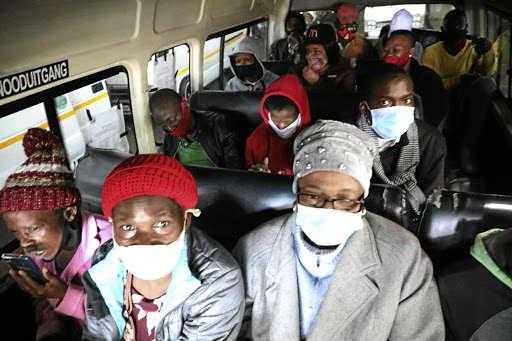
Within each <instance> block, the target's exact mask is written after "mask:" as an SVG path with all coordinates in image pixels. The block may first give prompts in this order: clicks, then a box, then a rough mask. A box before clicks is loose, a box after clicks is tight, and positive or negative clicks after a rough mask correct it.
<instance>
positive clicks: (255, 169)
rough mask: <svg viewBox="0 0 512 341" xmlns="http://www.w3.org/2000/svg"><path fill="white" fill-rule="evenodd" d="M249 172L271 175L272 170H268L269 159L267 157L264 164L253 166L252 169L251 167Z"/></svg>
mask: <svg viewBox="0 0 512 341" xmlns="http://www.w3.org/2000/svg"><path fill="white" fill-rule="evenodd" d="M249 171H251V172H262V173H270V169H268V157H265V158H264V159H263V163H259V164H255V165H251V167H249Z"/></svg>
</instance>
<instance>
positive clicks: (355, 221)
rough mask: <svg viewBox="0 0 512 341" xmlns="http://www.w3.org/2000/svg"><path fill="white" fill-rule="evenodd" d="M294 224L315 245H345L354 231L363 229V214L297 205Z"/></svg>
mask: <svg viewBox="0 0 512 341" xmlns="http://www.w3.org/2000/svg"><path fill="white" fill-rule="evenodd" d="M295 222H296V223H297V225H298V226H300V227H301V229H302V231H304V233H305V234H306V236H308V238H309V239H311V241H312V242H313V243H315V244H316V245H320V246H333V245H340V244H343V245H345V243H346V242H347V240H348V239H349V238H350V236H351V235H352V234H353V233H354V232H355V231H358V230H361V229H362V228H363V213H362V212H356V213H353V212H347V211H342V210H333V209H328V208H316V207H309V206H304V205H301V204H297V217H296V220H295Z"/></svg>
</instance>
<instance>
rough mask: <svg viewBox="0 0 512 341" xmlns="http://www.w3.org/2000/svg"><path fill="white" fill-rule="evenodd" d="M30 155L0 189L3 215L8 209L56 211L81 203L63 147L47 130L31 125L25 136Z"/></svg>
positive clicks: (25, 143)
mask: <svg viewBox="0 0 512 341" xmlns="http://www.w3.org/2000/svg"><path fill="white" fill-rule="evenodd" d="M23 148H24V149H25V154H26V155H27V156H28V159H27V160H26V161H25V162H23V163H22V164H21V165H20V166H19V167H18V168H17V169H16V170H15V171H14V173H12V174H11V175H9V177H8V178H7V180H6V181H5V185H4V187H3V189H2V190H1V191H0V215H2V214H4V213H5V212H8V211H32V210H33V211H55V210H58V209H61V208H65V207H67V206H69V205H79V204H80V192H79V190H78V188H76V187H75V181H74V179H73V173H71V171H70V170H69V168H68V166H67V161H66V153H65V150H64V147H63V146H62V144H61V143H60V141H59V139H58V138H57V136H55V135H54V134H53V133H51V132H50V131H47V130H43V129H39V128H31V129H29V130H28V131H27V133H26V134H25V136H24V137H23Z"/></svg>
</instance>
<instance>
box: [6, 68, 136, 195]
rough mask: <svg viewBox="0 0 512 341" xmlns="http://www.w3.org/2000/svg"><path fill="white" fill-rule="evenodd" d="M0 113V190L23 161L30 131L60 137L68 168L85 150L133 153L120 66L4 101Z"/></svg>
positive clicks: (127, 99)
mask: <svg viewBox="0 0 512 341" xmlns="http://www.w3.org/2000/svg"><path fill="white" fill-rule="evenodd" d="M116 89H117V90H116ZM118 89H122V90H118ZM0 112H1V113H2V114H0V159H1V160H2V163H1V165H0V184H1V185H2V186H3V183H4V182H5V179H6V178H7V176H9V174H11V173H12V172H13V171H14V169H16V167H18V166H19V165H20V164H21V163H22V162H24V161H25V160H26V156H25V153H24V151H23V146H22V140H23V136H24V135H25V133H26V131H27V130H28V129H30V128H33V127H40V128H43V129H49V130H51V131H53V132H54V133H55V134H56V135H57V136H59V137H60V138H61V139H62V141H63V143H64V147H65V149H66V155H67V158H68V162H69V166H70V168H71V170H73V169H74V167H75V165H76V162H77V161H78V159H80V158H81V157H82V156H83V155H84V153H85V150H86V148H87V146H90V147H97V148H106V149H117V150H121V151H125V152H130V153H133V154H134V153H136V152H137V144H136V139H135V132H134V129H133V120H132V117H131V103H130V96H129V89H128V76H127V74H126V70H125V69H124V68H123V67H120V66H119V67H115V68H113V69H109V70H106V71H102V72H100V73H97V74H94V75H90V76H86V77H84V78H81V79H78V80H75V81H72V82H69V83H66V84H62V85H59V86H57V87H54V88H50V89H48V90H44V91H42V92H40V93H37V94H34V95H32V96H28V97H26V98H23V99H20V100H17V101H14V102H11V103H8V104H6V105H4V106H2V107H1V108H0Z"/></svg>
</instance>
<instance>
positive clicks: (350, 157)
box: [293, 120, 377, 198]
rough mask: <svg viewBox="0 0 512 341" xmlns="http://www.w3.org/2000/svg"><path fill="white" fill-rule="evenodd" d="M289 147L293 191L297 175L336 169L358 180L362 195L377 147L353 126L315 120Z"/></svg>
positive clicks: (367, 186)
mask: <svg viewBox="0 0 512 341" xmlns="http://www.w3.org/2000/svg"><path fill="white" fill-rule="evenodd" d="M293 151H294V153H295V159H294V160H293V173H294V174H295V177H294V179H293V193H295V194H296V193H297V191H298V188H297V181H298V180H299V179H300V178H301V177H303V176H306V175H308V174H309V173H312V172H315V171H336V172H340V173H344V174H347V175H350V176H352V177H353V178H355V179H356V180H357V181H359V183H360V184H361V186H362V187H363V188H364V197H365V198H366V196H368V190H369V188H370V179H371V177H372V165H373V158H374V156H375V154H376V153H377V148H376V146H375V144H374V142H373V140H372V138H371V137H370V136H369V135H368V134H366V133H365V132H364V131H362V130H360V129H359V128H357V127H356V126H354V125H352V124H348V123H343V122H339V121H330V120H318V121H317V122H316V123H315V124H313V125H311V126H309V127H308V128H306V129H305V130H303V131H302V132H301V133H300V134H299V135H298V136H297V138H296V139H295V142H294V144H293Z"/></svg>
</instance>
